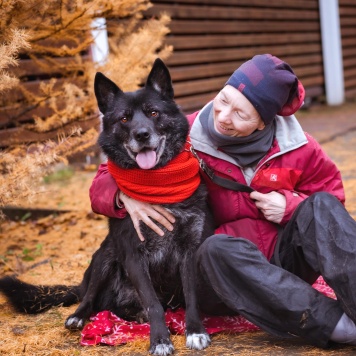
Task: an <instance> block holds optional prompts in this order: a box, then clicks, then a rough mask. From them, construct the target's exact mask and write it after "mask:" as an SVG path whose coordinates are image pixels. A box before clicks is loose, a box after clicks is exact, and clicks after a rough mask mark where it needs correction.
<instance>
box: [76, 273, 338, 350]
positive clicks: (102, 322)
mask: <svg viewBox="0 0 356 356" xmlns="http://www.w3.org/2000/svg"><path fill="white" fill-rule="evenodd" d="M313 287H314V288H315V289H317V290H318V291H320V292H321V293H323V294H324V295H326V296H327V297H329V298H334V299H336V297H335V293H334V292H333V290H332V289H331V288H330V287H329V286H328V285H327V284H326V283H325V281H324V280H323V279H322V278H321V277H320V278H319V279H318V280H317V281H316V282H315V284H314V285H313ZM184 316H185V311H184V309H177V310H175V311H171V310H167V311H166V323H167V326H168V328H169V330H170V332H171V333H172V334H178V335H182V334H184V330H185V318H184ZM90 320H91V323H89V324H87V325H86V326H85V327H84V329H83V331H82V334H81V336H82V338H81V342H80V343H81V345H84V346H88V345H97V344H106V345H119V344H125V343H127V342H129V341H133V340H137V339H147V338H148V337H149V333H150V325H149V324H148V323H144V324H138V323H137V322H128V321H125V320H123V319H121V318H119V317H117V316H116V315H115V314H113V313H111V312H110V311H102V312H100V313H98V314H97V315H95V316H93V317H91V319H90ZM203 324H204V326H205V328H206V330H207V332H208V333H209V334H214V333H217V332H222V331H226V332H229V333H239V332H245V331H255V330H259V328H258V327H257V326H255V325H254V324H252V323H250V322H249V321H248V320H246V319H245V318H244V317H242V316H234V317H227V316H224V317H220V316H219V317H213V316H203Z"/></svg>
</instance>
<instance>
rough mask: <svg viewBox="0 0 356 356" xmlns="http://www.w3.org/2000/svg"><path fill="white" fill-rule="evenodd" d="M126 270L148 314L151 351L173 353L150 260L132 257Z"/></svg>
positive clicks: (165, 353) (163, 353) (160, 353)
mask: <svg viewBox="0 0 356 356" xmlns="http://www.w3.org/2000/svg"><path fill="white" fill-rule="evenodd" d="M138 261H139V262H138ZM126 270H127V273H128V276H129V278H130V280H131V282H132V284H133V285H134V286H135V288H136V290H137V292H138V294H139V297H140V299H141V303H142V306H143V307H144V308H145V310H146V311H147V314H148V319H149V322H150V330H151V331H150V349H149V352H150V353H151V354H153V355H160V356H166V355H171V354H173V352H174V347H173V344H172V342H171V340H170V333H169V330H168V328H167V326H166V321H165V315H164V310H163V307H162V305H161V303H160V302H159V300H158V298H157V294H156V292H155V290H154V288H153V286H152V283H151V278H150V275H149V270H148V262H147V261H146V260H145V259H144V258H143V257H142V256H139V257H137V258H135V257H133V258H130V259H128V261H126Z"/></svg>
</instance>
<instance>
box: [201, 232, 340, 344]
mask: <svg viewBox="0 0 356 356" xmlns="http://www.w3.org/2000/svg"><path fill="white" fill-rule="evenodd" d="M197 267H198V273H199V275H200V278H201V280H202V281H203V282H204V283H203V284H204V285H205V292H204V294H203V295H202V296H201V297H200V305H201V307H202V310H203V311H204V312H206V313H211V312H213V310H211V308H212V307H213V306H214V304H215V305H217V303H211V300H210V299H209V293H208V292H207V291H208V289H209V288H211V289H213V291H212V293H211V295H212V297H214V296H215V299H216V297H218V298H220V300H221V301H222V302H223V303H222V304H223V305H225V306H226V307H227V308H228V310H231V311H233V312H236V313H239V314H241V315H243V316H244V317H245V318H246V319H248V320H249V321H251V322H253V323H254V324H255V325H257V326H259V327H261V328H262V329H263V330H265V331H268V332H270V333H272V334H275V335H278V336H282V337H288V336H300V337H302V338H304V339H305V340H306V341H308V342H310V343H311V344H314V345H317V346H320V347H326V346H327V345H328V341H329V338H330V334H331V333H332V331H333V330H334V328H335V325H336V324H337V322H338V321H339V320H340V318H341V315H342V314H343V310H342V309H341V307H340V305H339V303H338V302H337V301H335V300H333V299H330V298H327V297H326V296H324V295H322V294H321V293H319V292H318V291H316V290H315V289H314V288H313V287H311V286H310V285H309V284H308V283H306V282H304V281H303V280H301V279H300V278H299V277H297V276H295V275H293V274H292V273H290V272H288V271H286V270H284V269H282V268H280V267H277V266H275V265H273V264H271V263H269V261H268V260H267V259H266V258H265V256H264V255H263V254H262V253H261V252H260V251H259V250H258V249H257V247H256V246H255V245H254V244H253V243H251V242H250V241H248V240H246V239H243V238H234V237H230V236H227V235H214V236H211V237H210V238H208V239H207V240H206V241H205V242H204V243H203V244H202V245H201V246H200V248H199V250H198V252H197ZM203 290H204V289H203ZM220 307H221V305H220ZM209 309H210V310H209Z"/></svg>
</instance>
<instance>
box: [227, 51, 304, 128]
mask: <svg viewBox="0 0 356 356" xmlns="http://www.w3.org/2000/svg"><path fill="white" fill-rule="evenodd" d="M225 85H231V86H233V87H234V88H236V89H237V90H239V91H240V92H241V93H242V94H243V95H244V96H245V97H246V98H247V99H248V100H249V101H250V102H251V104H252V105H253V106H254V107H255V109H256V110H257V112H258V113H259V114H260V116H261V118H262V120H263V122H264V123H265V124H266V125H268V124H269V123H271V122H272V121H273V119H274V117H275V116H276V115H281V116H288V115H292V114H294V113H295V112H296V111H297V110H298V109H299V108H300V107H301V106H302V104H303V101H304V97H305V90H304V87H303V85H302V83H301V82H300V81H299V80H298V78H297V76H296V75H295V74H294V72H293V70H292V68H291V67H290V65H289V64H287V63H286V62H283V61H282V60H281V59H279V58H277V57H275V56H272V55H271V54H262V55H257V56H254V57H253V58H252V59H250V60H249V61H247V62H245V63H244V64H242V65H241V66H240V67H239V68H237V69H236V71H235V72H234V73H233V74H232V76H231V77H230V78H229V80H228V81H227V82H226V83H225Z"/></svg>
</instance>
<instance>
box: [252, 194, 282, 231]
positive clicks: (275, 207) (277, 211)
mask: <svg viewBox="0 0 356 356" xmlns="http://www.w3.org/2000/svg"><path fill="white" fill-rule="evenodd" d="M250 198H251V199H252V200H254V201H255V204H256V206H257V208H258V209H260V210H261V212H262V214H263V215H264V216H265V218H266V220H268V221H272V222H274V223H276V224H279V223H280V222H281V221H282V219H283V216H284V212H285V210H286V198H285V196H284V195H283V194H280V193H277V192H270V193H267V194H262V193H259V192H256V191H255V192H252V193H251V194H250Z"/></svg>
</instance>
